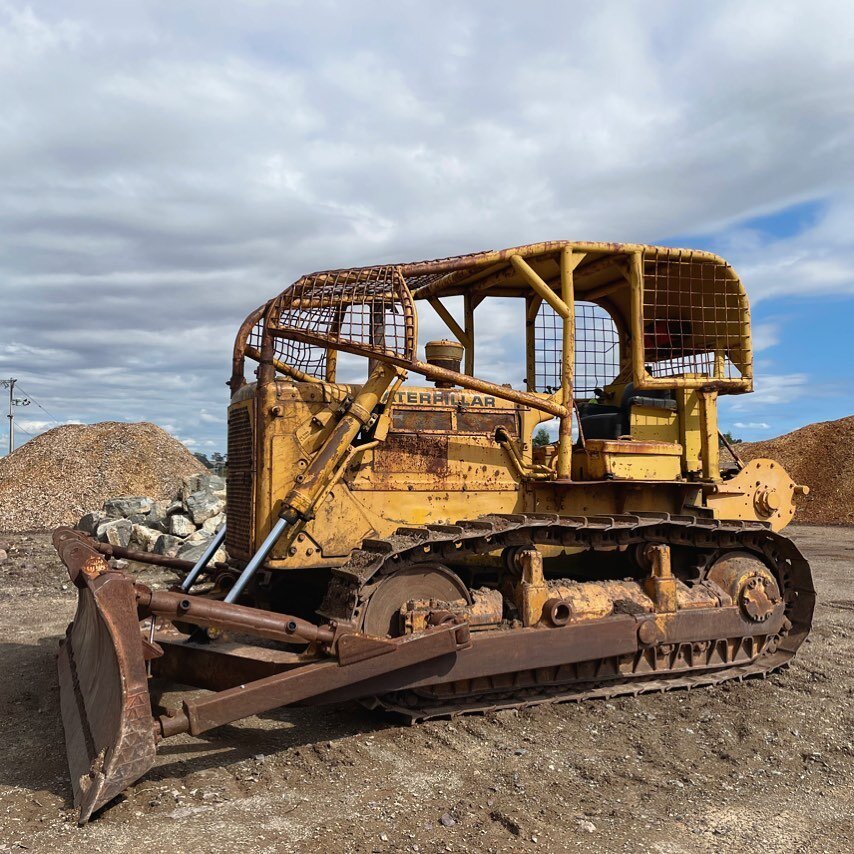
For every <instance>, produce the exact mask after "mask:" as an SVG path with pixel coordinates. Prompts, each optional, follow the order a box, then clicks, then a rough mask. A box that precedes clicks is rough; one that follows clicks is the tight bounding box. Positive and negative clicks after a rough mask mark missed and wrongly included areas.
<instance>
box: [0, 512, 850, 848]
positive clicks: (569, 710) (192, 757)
mask: <svg viewBox="0 0 854 854" xmlns="http://www.w3.org/2000/svg"><path fill="white" fill-rule="evenodd" d="M790 530H791V531H792V535H793V537H794V539H795V540H796V541H797V542H798V544H799V545H800V547H801V548H802V549H803V550H804V552H805V553H806V555H807V557H808V558H810V560H811V562H812V565H813V571H814V573H815V575H816V583H817V588H818V592H819V605H818V608H817V613H816V625H815V628H814V631H813V634H812V636H811V638H810V640H808V641H807V643H806V644H805V645H804V647H802V649H801V653H800V654H799V656H798V658H797V659H796V660H795V663H794V664H793V665H792V666H791V667H790V668H789V669H788V670H786V671H784V672H782V673H779V674H776V675H774V676H772V677H771V678H769V679H768V680H766V681H761V680H758V681H749V682H745V683H743V684H729V685H724V686H719V687H717V688H709V689H703V690H699V691H694V692H691V693H686V692H674V693H669V694H657V695H650V696H643V697H640V698H637V699H621V700H615V701H611V702H589V703H586V704H582V705H559V706H541V707H539V708H536V709H533V710H528V711H524V712H521V713H512V712H501V713H498V714H492V715H483V716H470V717H465V718H457V719H456V720H453V721H436V722H429V723H426V724H422V725H418V726H415V727H409V726H404V725H402V724H400V722H399V721H398V720H395V719H394V718H391V717H388V716H386V715H383V714H382V713H378V712H369V711H367V710H365V709H363V708H361V707H359V706H357V705H345V706H339V707H333V708H329V709H321V710H310V709H292V710H283V711H279V712H277V713H275V714H271V715H265V716H263V717H259V718H250V719H247V720H245V721H241V722H240V723H238V724H234V725H230V726H226V727H222V728H220V729H219V730H215V731H213V732H211V733H209V734H206V735H205V736H204V737H202V738H200V739H193V738H189V737H181V738H178V739H173V740H169V741H168V742H165V743H164V744H163V745H162V749H161V752H160V755H159V761H158V764H157V766H156V767H155V768H154V769H153V770H152V771H151V772H150V773H149V774H148V775H147V776H146V777H145V778H144V779H143V780H140V781H139V782H138V783H137V784H136V785H135V786H133V787H132V788H131V789H130V790H128V792H127V793H126V794H125V795H124V796H122V797H121V798H119V799H118V800H117V801H116V802H114V804H113V805H112V806H111V807H110V808H109V809H107V810H105V811H104V812H102V813H101V814H100V816H99V817H97V818H96V819H95V820H94V821H93V822H92V823H91V824H89V825H88V826H87V827H85V828H83V829H78V828H77V827H76V825H75V814H74V812H73V811H72V810H71V806H70V789H69V785H68V781H67V778H66V775H67V769H66V766H65V758H64V749H63V740H62V727H61V723H60V719H59V714H58V708H57V692H58V688H57V684H56V675H55V667H54V653H55V649H56V644H57V641H58V638H59V636H60V634H61V633H62V632H63V630H64V628H65V624H66V623H67V621H68V620H69V619H70V618H71V616H72V614H73V610H74V593H73V591H72V590H71V589H69V585H68V584H67V583H66V579H65V577H64V573H63V571H62V569H61V567H60V566H59V564H58V561H57V560H56V558H55V556H54V555H53V554H52V551H51V548H50V546H49V542H48V538H47V536H46V535H42V534H38V535H14V536H10V537H6V538H5V539H8V540H9V541H10V543H11V545H12V546H13V548H12V550H11V553H10V560H9V561H8V562H7V563H5V564H3V565H2V566H0V625H2V626H3V633H2V650H1V651H2V656H0V661H2V663H3V670H2V679H0V719H1V720H2V721H3V738H2V748H0V751H2V754H0V758H2V761H0V851H20V850H30V851H51V852H54V851H55V852H66V851H68V852H70V851H76V850H78V849H80V848H83V849H84V850H86V851H90V852H101V851H103V852H107V851H109V852H117V851H139V850H149V851H193V852H195V854H203V853H204V852H213V851H218V852H219V851H231V850H236V849H237V848H238V846H240V847H244V846H245V847H247V848H249V849H250V850H253V851H258V852H279V851H300V852H313V851H324V852H326V851H333V852H334V851H354V852H372V851H415V852H444V851H496V852H497V851H524V850H531V851H535V850H539V851H550V852H551V851H576V850H584V849H591V848H592V849H595V850H597V851H604V852H611V851H614V852H618V851H619V852H622V851H629V852H650V851H651V852H683V851H684V852H688V851H691V852H706V851H708V852H712V851H715V852H720V851H727V852H730V851H734V852H740V851H745V852H747V851H751V852H753V851H757V850H761V851H763V852H764V854H770V852H783V851H786V852H790V851H809V852H843V851H846V852H847V851H851V850H852V849H854V838H852V837H854V832H853V831H852V825H851V814H852V808H854V691H852V688H854V680H852V673H854V579H852V577H851V561H852V557H854V529H852V528H821V527H806V526H801V527H793V528H792V529H790ZM0 539H3V538H0Z"/></svg>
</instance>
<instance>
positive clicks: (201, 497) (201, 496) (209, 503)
mask: <svg viewBox="0 0 854 854" xmlns="http://www.w3.org/2000/svg"><path fill="white" fill-rule="evenodd" d="M186 504H187V512H188V513H189V514H190V518H191V519H192V520H193V521H194V522H195V523H196V524H197V525H201V524H202V523H203V522H205V521H206V520H207V519H210V518H211V517H212V516H218V515H219V514H220V513H222V511H223V510H224V509H225V500H224V499H222V498H219V497H218V496H216V495H213V494H212V493H210V492H194V493H192V494H191V495H188V496H187V498H186Z"/></svg>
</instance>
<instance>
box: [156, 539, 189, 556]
mask: <svg viewBox="0 0 854 854" xmlns="http://www.w3.org/2000/svg"><path fill="white" fill-rule="evenodd" d="M183 544H184V541H183V540H182V539H181V538H180V537H173V536H172V535H171V534H161V535H160V536H159V537H158V538H157V542H156V543H155V544H154V554H156V555H164V556H165V557H176V556H177V555H178V549H180V548H181V546H182V545H183Z"/></svg>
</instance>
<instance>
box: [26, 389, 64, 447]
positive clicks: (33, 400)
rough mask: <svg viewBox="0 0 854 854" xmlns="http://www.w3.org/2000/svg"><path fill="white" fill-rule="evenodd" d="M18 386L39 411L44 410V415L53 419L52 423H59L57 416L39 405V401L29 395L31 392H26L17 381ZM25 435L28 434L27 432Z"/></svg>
mask: <svg viewBox="0 0 854 854" xmlns="http://www.w3.org/2000/svg"><path fill="white" fill-rule="evenodd" d="M18 388H19V389H21V391H22V392H24V394H25V395H26V396H27V397H28V398H29V399H30V400H31V401H32V402H33V403H34V404H35V405H36V406H38V408H39V409H41V411H42V412H44V414H45V415H47V417H48V418H50V419H51V420H52V421H53V423H54V424H59V423H60V420H59V419H58V418H57V417H56V416H55V415H54V414H53V413H51V412H48V411H47V409H45V408H44V407H43V406H42V405H41V404H40V403H39V402H38V401H37V400H36V399H35V398H34V397H33V396H32V395H31V394H28V393H27V392H26V391H25V390H24V388H23V387H22V386H21V384H20V383H18ZM24 432H25V433H26V432H27V431H26V430H24ZM27 435H29V434H28V433H27Z"/></svg>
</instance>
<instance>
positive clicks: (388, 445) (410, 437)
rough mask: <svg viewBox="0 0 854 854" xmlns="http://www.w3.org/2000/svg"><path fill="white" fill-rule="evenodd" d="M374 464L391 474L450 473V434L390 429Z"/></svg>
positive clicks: (376, 467) (445, 474) (380, 469)
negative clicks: (400, 431) (421, 433)
mask: <svg viewBox="0 0 854 854" xmlns="http://www.w3.org/2000/svg"><path fill="white" fill-rule="evenodd" d="M374 468H375V469H376V470H377V471H380V472H388V473H390V474H409V473H413V474H414V473H423V474H432V475H436V476H437V477H447V475H448V473H449V469H448V437H447V436H433V435H418V434H413V433H389V434H388V438H387V439H386V441H385V442H384V443H383V444H382V445H381V446H380V447H379V448H377V450H376V453H375V455H374Z"/></svg>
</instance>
